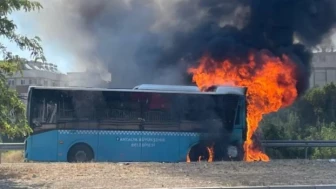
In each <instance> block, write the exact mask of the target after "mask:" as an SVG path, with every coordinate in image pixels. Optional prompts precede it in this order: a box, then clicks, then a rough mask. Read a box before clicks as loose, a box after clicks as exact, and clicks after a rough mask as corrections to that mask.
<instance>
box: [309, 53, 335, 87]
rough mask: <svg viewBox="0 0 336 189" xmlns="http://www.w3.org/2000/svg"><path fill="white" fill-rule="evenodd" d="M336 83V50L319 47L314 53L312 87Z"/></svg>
mask: <svg viewBox="0 0 336 189" xmlns="http://www.w3.org/2000/svg"><path fill="white" fill-rule="evenodd" d="M331 82H334V83H336V49H334V48H332V47H330V48H325V47H319V49H317V50H316V51H315V52H314V53H313V59H312V73H311V77H310V87H315V86H316V87H321V86H324V85H326V84H328V83H331Z"/></svg>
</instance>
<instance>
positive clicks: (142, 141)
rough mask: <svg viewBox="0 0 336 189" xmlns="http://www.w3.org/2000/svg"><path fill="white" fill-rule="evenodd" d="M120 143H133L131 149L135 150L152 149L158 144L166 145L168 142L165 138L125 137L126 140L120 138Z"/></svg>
mask: <svg viewBox="0 0 336 189" xmlns="http://www.w3.org/2000/svg"><path fill="white" fill-rule="evenodd" d="M119 141H120V142H131V144H130V145H131V147H133V148H140V147H142V148H152V147H155V144H156V143H164V142H166V139H165V138H150V137H146V138H141V137H140V138H128V137H124V138H120V139H119Z"/></svg>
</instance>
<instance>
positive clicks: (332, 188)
mask: <svg viewBox="0 0 336 189" xmlns="http://www.w3.org/2000/svg"><path fill="white" fill-rule="evenodd" d="M147 189H336V184H334V185H333V184H331V185H279V186H235V187H220V186H219V187H180V188H176V187H173V188H147Z"/></svg>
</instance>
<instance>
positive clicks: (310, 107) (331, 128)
mask: <svg viewBox="0 0 336 189" xmlns="http://www.w3.org/2000/svg"><path fill="white" fill-rule="evenodd" d="M260 130H261V132H262V134H263V139H265V140H336V85H335V84H334V83H330V84H327V85H325V86H324V87H315V88H312V89H310V90H309V91H307V92H306V94H305V95H304V96H301V97H300V98H299V99H298V100H297V101H296V102H295V103H294V104H293V105H292V106H290V107H288V108H284V109H282V110H280V111H278V112H276V113H272V114H269V115H266V116H264V118H263V120H262V122H261V125H260ZM266 153H267V154H268V155H270V156H271V157H272V158H291V159H292V158H302V157H304V154H305V150H304V149H303V148H297V147H295V148H272V149H266ZM308 156H309V157H310V158H335V157H336V148H332V147H330V148H326V147H321V148H313V149H309V151H308Z"/></svg>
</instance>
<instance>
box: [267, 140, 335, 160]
mask: <svg viewBox="0 0 336 189" xmlns="http://www.w3.org/2000/svg"><path fill="white" fill-rule="evenodd" d="M262 145H263V147H264V148H266V147H303V148H305V159H307V157H308V149H309V148H313V147H336V140H264V141H262Z"/></svg>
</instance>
